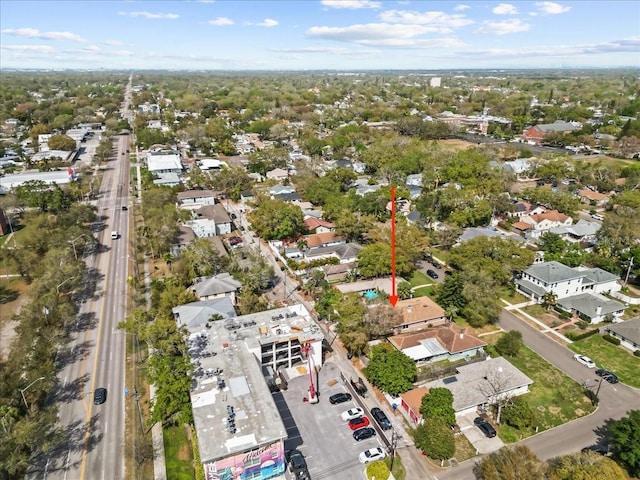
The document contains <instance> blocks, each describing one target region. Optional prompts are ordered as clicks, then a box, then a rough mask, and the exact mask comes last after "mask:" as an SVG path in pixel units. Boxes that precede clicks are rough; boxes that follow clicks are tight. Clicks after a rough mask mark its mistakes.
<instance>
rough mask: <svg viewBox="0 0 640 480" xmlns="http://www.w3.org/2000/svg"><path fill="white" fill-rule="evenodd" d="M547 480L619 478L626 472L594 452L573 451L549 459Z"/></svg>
mask: <svg viewBox="0 0 640 480" xmlns="http://www.w3.org/2000/svg"><path fill="white" fill-rule="evenodd" d="M549 466H550V468H549V470H550V474H549V476H548V479H549V480H620V479H623V478H626V474H625V473H624V471H623V470H622V468H620V466H619V465H618V464H617V463H616V462H614V461H613V460H611V459H610V458H607V457H605V456H603V455H600V454H598V453H595V452H585V453H574V454H571V455H565V456H563V457H557V458H554V459H551V460H550V461H549Z"/></svg>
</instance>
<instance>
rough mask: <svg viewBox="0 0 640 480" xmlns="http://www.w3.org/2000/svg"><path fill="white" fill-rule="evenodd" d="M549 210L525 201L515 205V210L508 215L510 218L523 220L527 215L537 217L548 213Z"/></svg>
mask: <svg viewBox="0 0 640 480" xmlns="http://www.w3.org/2000/svg"><path fill="white" fill-rule="evenodd" d="M546 211H547V209H546V208H544V207H543V206H542V205H532V204H531V203H529V202H525V201H524V200H520V201H517V202H516V203H514V204H513V210H512V211H511V212H509V213H508V215H509V216H510V217H517V218H522V217H524V216H525V215H536V214H539V213H544V212H546Z"/></svg>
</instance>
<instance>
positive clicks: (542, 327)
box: [500, 298, 573, 343]
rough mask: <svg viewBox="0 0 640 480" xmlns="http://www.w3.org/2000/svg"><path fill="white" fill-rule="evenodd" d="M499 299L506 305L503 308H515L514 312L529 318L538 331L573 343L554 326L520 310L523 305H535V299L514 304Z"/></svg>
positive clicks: (511, 309) (509, 309) (510, 309)
mask: <svg viewBox="0 0 640 480" xmlns="http://www.w3.org/2000/svg"><path fill="white" fill-rule="evenodd" d="M500 300H501V301H502V302H503V303H505V304H506V305H507V306H506V307H504V308H505V310H508V311H510V312H511V311H514V310H515V311H516V312H518V314H520V315H522V316H523V317H525V318H527V319H528V320H531V321H532V322H533V323H535V324H536V325H538V326H539V327H540V332H542V333H545V334H546V333H552V334H553V335H555V336H556V337H558V338H559V339H560V340H562V341H563V342H566V343H573V342H572V341H571V340H569V339H568V338H567V337H565V336H564V335H563V334H561V333H560V332H558V331H556V330H555V329H554V328H552V327H549V326H547V325H545V324H544V323H542V322H541V321H540V320H538V319H537V318H535V317H532V316H531V315H529V314H528V313H527V312H525V311H524V310H522V309H523V308H524V307H528V306H530V305H535V304H536V302H535V301H533V300H531V301H529V302H523V303H518V304H516V305H514V304H512V303H509V302H508V301H506V300H505V299H504V298H501V299H500Z"/></svg>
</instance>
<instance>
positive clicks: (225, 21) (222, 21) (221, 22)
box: [208, 17, 233, 27]
mask: <svg viewBox="0 0 640 480" xmlns="http://www.w3.org/2000/svg"><path fill="white" fill-rule="evenodd" d="M208 23H209V25H215V26H216V27H224V26H226V25H233V20H231V19H230V18H227V17H218V18H214V19H213V20H209V22H208Z"/></svg>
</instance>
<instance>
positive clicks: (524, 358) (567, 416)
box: [491, 335, 594, 441]
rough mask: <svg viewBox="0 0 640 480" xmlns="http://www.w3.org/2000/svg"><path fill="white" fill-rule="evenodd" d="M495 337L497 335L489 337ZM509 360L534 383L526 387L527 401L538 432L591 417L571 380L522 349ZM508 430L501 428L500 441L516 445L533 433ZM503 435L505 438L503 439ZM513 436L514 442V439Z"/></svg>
mask: <svg viewBox="0 0 640 480" xmlns="http://www.w3.org/2000/svg"><path fill="white" fill-rule="evenodd" d="M491 337H492V338H493V337H498V335H492V336H491ZM508 360H509V361H510V362H511V363H513V364H514V365H515V366H516V367H517V368H519V369H520V370H521V371H522V372H523V373H524V374H525V375H527V376H528V377H529V378H530V379H531V380H533V385H531V386H530V387H529V389H530V393H528V394H527V395H526V399H527V401H528V402H529V405H531V407H532V408H534V409H536V412H537V414H538V417H539V424H538V427H539V429H540V431H543V430H548V429H549V428H553V427H557V426H558V425H562V424H563V423H567V422H570V421H571V420H575V419H576V418H580V417H583V416H585V415H587V414H589V413H591V412H592V411H593V409H594V407H593V406H592V405H591V402H590V401H589V399H588V398H587V397H586V396H585V395H584V392H583V388H582V386H581V385H579V384H578V383H577V382H575V381H574V380H573V379H571V378H569V377H567V376H566V375H565V374H564V373H562V372H561V371H560V370H558V369H557V368H556V367H554V366H553V365H551V364H550V363H549V362H547V361H546V360H544V359H543V358H542V357H540V356H538V354H536V353H535V352H534V351H533V350H530V349H529V348H527V347H522V349H521V350H520V353H519V354H518V356H517V357H515V358H511V357H509V358H508ZM509 428H510V427H508V426H505V427H501V432H500V433H501V434H500V437H501V438H502V439H503V440H507V439H505V438H504V436H506V437H508V440H509V441H516V440H519V439H520V438H525V437H528V436H529V435H531V434H533V433H534V432H533V431H531V432H521V431H517V430H514V429H511V430H512V432H509V431H508V430H509ZM503 434H504V436H503ZM514 434H515V438H514V436H513V435H514Z"/></svg>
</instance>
